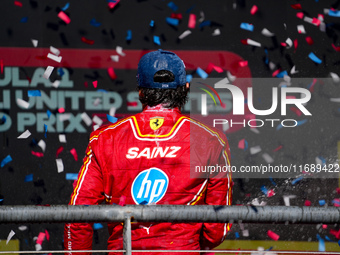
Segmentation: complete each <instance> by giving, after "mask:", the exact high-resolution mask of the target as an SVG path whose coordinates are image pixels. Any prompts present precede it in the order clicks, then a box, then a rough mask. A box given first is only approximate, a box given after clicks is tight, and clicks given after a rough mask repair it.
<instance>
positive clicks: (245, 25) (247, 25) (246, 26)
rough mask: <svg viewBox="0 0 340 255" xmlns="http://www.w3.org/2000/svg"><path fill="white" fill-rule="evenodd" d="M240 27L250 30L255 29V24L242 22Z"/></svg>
mask: <svg viewBox="0 0 340 255" xmlns="http://www.w3.org/2000/svg"><path fill="white" fill-rule="evenodd" d="M240 28H242V29H244V30H248V31H251V32H252V31H254V25H252V24H249V23H241V25H240Z"/></svg>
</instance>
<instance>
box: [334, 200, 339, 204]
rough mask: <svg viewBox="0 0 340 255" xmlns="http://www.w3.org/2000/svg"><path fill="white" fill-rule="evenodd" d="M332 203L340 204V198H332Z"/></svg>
mask: <svg viewBox="0 0 340 255" xmlns="http://www.w3.org/2000/svg"><path fill="white" fill-rule="evenodd" d="M332 203H333V204H337V205H340V201H338V200H332Z"/></svg>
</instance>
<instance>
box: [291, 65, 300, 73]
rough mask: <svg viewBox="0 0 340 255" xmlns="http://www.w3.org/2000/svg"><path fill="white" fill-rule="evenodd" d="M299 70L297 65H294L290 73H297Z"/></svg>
mask: <svg viewBox="0 0 340 255" xmlns="http://www.w3.org/2000/svg"><path fill="white" fill-rule="evenodd" d="M298 72H299V71H297V70H296V67H295V66H293V67H292V69H291V70H290V74H296V73H298Z"/></svg>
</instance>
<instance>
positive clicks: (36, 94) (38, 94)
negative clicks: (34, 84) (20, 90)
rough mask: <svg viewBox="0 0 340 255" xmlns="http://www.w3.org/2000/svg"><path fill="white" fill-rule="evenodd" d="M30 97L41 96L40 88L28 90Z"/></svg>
mask: <svg viewBox="0 0 340 255" xmlns="http://www.w3.org/2000/svg"><path fill="white" fill-rule="evenodd" d="M27 95H28V97H41V92H40V90H28V91H27Z"/></svg>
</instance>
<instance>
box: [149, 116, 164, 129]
mask: <svg viewBox="0 0 340 255" xmlns="http://www.w3.org/2000/svg"><path fill="white" fill-rule="evenodd" d="M163 123H164V118H163V117H153V118H151V119H150V127H151V128H152V129H153V130H157V129H159V128H160V127H161V126H162V125H163Z"/></svg>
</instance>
